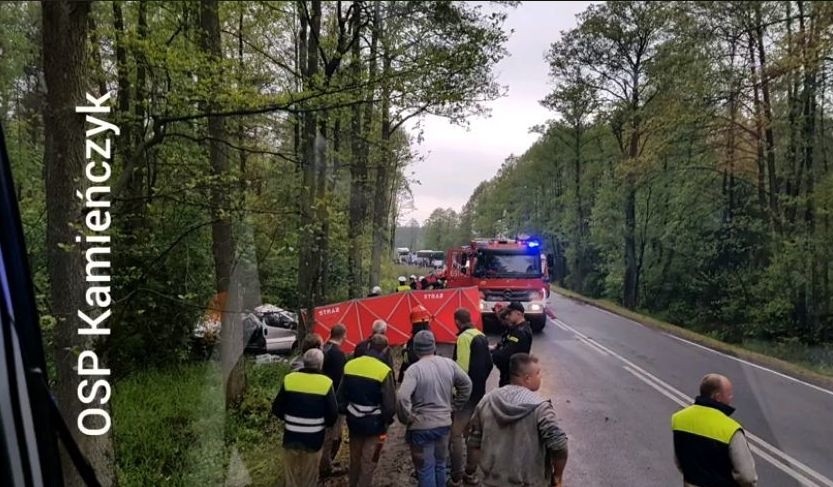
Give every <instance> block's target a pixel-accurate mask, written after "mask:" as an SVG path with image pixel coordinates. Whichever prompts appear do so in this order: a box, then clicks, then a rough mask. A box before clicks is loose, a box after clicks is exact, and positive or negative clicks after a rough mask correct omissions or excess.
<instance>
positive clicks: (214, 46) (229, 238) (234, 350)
mask: <svg viewBox="0 0 833 487" xmlns="http://www.w3.org/2000/svg"><path fill="white" fill-rule="evenodd" d="M200 27H201V28H202V48H203V51H204V52H205V53H206V54H207V55H208V56H209V58H210V59H211V60H212V66H211V69H210V70H207V71H206V74H205V76H208V77H210V78H211V84H212V85H215V84H216V83H217V81H218V80H219V73H217V72H216V71H215V70H217V69H220V66H219V63H220V62H221V61H222V58H223V53H222V44H221V40H220V12H219V4H218V2H217V0H201V1H200ZM211 91H212V92H213V91H214V90H213V89H212V90H211ZM207 108H208V112H209V114H211V113H214V112H216V111H218V110H219V107H218V106H217V102H216V101H215V100H213V99H209V102H208V107H207ZM208 136H209V137H210V139H211V140H209V142H208V154H209V160H210V162H211V178H212V184H211V194H210V200H211V209H212V212H213V215H212V217H213V220H214V221H213V223H212V224H211V253H212V255H213V257H214V276H215V281H214V287H215V289H216V290H217V293H218V295H220V296H225V300H224V304H225V306H224V308H225V309H224V310H223V324H222V330H223V331H222V342H221V356H222V364H223V375H224V379H225V381H226V382H225V386H226V389H225V392H226V406H227V407H231V406H232V405H234V404H237V403H238V402H239V401H240V400H241V399H242V397H243V392H244V389H245V386H246V382H245V375H244V373H245V371H244V368H243V361H242V358H243V353H242V352H243V349H244V347H245V342H244V337H243V329H242V326H241V323H240V320H239V319H237V317H238V315H239V302H240V301H239V296H238V294H239V292H238V290H237V286H235V287H234V289H231V278H232V274H233V273H234V269H233V267H235V265H234V253H235V245H234V235H233V233H232V222H231V216H230V215H229V211H230V205H231V201H232V199H231V198H229V197H228V195H227V193H228V189H229V181H228V179H229V175H230V169H229V158H228V154H227V153H226V147H225V146H224V145H223V142H222V141H224V140H225V139H226V127H225V118H224V117H222V116H219V115H209V116H208ZM234 308H238V309H234Z"/></svg>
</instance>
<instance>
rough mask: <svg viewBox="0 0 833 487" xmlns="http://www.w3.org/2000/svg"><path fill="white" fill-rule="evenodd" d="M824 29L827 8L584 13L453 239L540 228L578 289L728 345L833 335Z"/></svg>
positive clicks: (676, 6)
mask: <svg viewBox="0 0 833 487" xmlns="http://www.w3.org/2000/svg"><path fill="white" fill-rule="evenodd" d="M832 26H833V4H830V3H827V2H805V1H797V2H795V1H786V2H783V1H779V2H685V3H677V2H671V3H669V2H650V3H649V2H609V3H604V4H597V5H593V6H591V7H589V8H588V9H587V10H586V11H584V12H583V13H582V14H581V15H580V16H579V18H578V25H577V26H576V27H575V28H574V29H572V30H569V31H567V32H564V33H563V35H562V37H561V39H560V40H558V41H557V42H555V43H554V44H552V46H551V48H550V50H549V51H548V53H547V55H546V60H547V62H548V63H549V66H550V72H551V76H552V80H553V82H554V89H553V91H552V92H551V94H550V95H549V96H547V98H546V99H545V100H542V103H543V104H544V105H545V106H547V107H549V108H551V109H552V110H553V113H554V118H553V120H552V121H551V122H550V123H548V124H546V125H545V126H540V127H536V129H537V130H538V131H539V132H540V133H541V137H540V138H539V140H538V141H537V142H536V143H535V144H534V145H533V146H532V147H530V148H529V149H528V150H527V151H526V152H525V153H524V154H523V155H521V156H520V157H517V158H510V159H508V160H506V162H505V163H504V164H503V166H502V167H501V169H500V171H499V172H498V174H497V175H496V176H495V177H494V178H493V179H491V180H490V181H486V182H484V183H482V184H481V185H480V186H479V187H478V188H477V189H476V190H475V192H474V194H473V195H472V196H471V198H470V200H469V202H468V204H467V206H466V208H465V209H464V211H463V213H462V214H461V215H459V216H458V219H459V221H460V227H459V231H460V235H461V238H462V239H463V240H465V238H466V237H467V236H470V235H472V234H480V235H487V236H488V235H494V234H496V233H499V232H509V233H513V232H530V233H538V234H541V235H543V236H545V239H546V241H547V244H548V245H549V247H550V249H564V250H565V253H566V261H567V267H568V275H566V277H564V279H563V281H562V284H564V285H565V286H567V287H569V288H570V289H573V290H575V291H578V292H580V293H584V294H586V295H590V296H594V297H606V298H610V299H614V300H616V301H618V302H620V303H622V304H623V305H624V306H626V307H628V308H631V309H634V308H639V309H646V310H650V311H652V312H657V313H658V314H660V315H661V316H663V317H666V318H667V319H669V320H671V321H675V322H680V323H685V324H690V325H692V326H698V327H700V328H701V329H705V330H708V331H710V332H712V333H714V334H715V335H717V336H718V337H720V338H722V339H725V340H730V341H741V340H744V339H747V338H756V339H761V340H772V341H776V340H797V341H800V342H803V343H806V344H811V345H818V344H822V343H828V344H829V343H831V342H833V286H831V274H832V273H833V269H831V260H833V245H831V242H833V225H832V224H831V223H832V222H831V211H833V170H831V169H833V168H831V165H833V132H831V129H833V117H831V112H830V104H831V97H833V79H831V75H833V70H831V67H833V28H832ZM437 214H438V215H439V214H440V213H437Z"/></svg>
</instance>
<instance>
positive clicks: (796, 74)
mask: <svg viewBox="0 0 833 487" xmlns="http://www.w3.org/2000/svg"><path fill="white" fill-rule="evenodd" d="M784 5H785V8H786V12H785V13H786V23H787V56H788V57H789V58H792V59H795V58H796V57H797V56H798V53H797V50H796V48H795V38H794V36H793V32H792V24H793V16H792V2H791V1H789V2H784ZM798 42H800V43H803V39H802V35H801V34H799V35H798ZM800 78H801V72H800V70H798V69H791V70H789V73H788V75H787V113H788V116H787V127H789V140H788V143H787V156H786V169H787V171H786V172H787V175H786V178H785V180H784V192H785V193H786V194H787V196H789V200H788V203H785V204H784V215H785V223H786V224H787V225H788V226H792V225H793V224H794V223H795V217H796V211H797V210H798V204H797V202H796V197H797V196H798V194H799V192H800V188H801V173H802V171H803V168H800V167H798V166H799V165H800V164H801V161H800V159H799V149H798V144H799V140H798V138H799V135H798V129H799V123H798V117H799V114H800V113H801V106H800V105H799V99H798V91H799V90H798V86H799V82H800Z"/></svg>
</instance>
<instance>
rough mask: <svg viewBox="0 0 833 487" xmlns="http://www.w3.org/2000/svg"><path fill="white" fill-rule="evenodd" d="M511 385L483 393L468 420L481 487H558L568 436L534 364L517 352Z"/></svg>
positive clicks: (470, 450) (470, 447)
mask: <svg viewBox="0 0 833 487" xmlns="http://www.w3.org/2000/svg"><path fill="white" fill-rule="evenodd" d="M510 377H511V382H510V384H509V385H507V386H505V387H501V388H498V389H494V390H492V391H490V392H489V393H488V394H486V395H485V396H484V397H483V399H482V400H481V401H480V403H479V404H478V405H477V408H476V409H475V410H474V415H473V416H472V419H471V426H470V428H471V431H470V433H469V441H468V454H469V456H470V457H471V458H472V461H474V462H475V464H479V465H480V468H481V469H482V470H483V482H482V484H481V485H483V487H514V486H525V487H560V486H561V485H562V483H561V478H562V475H563V474H564V467H565V466H566V464H567V435H566V434H565V433H564V432H563V431H562V430H561V428H560V427H559V426H558V422H557V420H556V416H555V408H553V405H552V402H551V401H549V400H547V399H544V398H543V397H541V396H540V395H538V394H537V393H536V392H537V391H538V389H539V388H540V387H541V366H540V365H539V364H538V359H537V358H536V357H535V356H533V355H529V354H526V353H518V354H515V355H513V356H512V359H511V360H510Z"/></svg>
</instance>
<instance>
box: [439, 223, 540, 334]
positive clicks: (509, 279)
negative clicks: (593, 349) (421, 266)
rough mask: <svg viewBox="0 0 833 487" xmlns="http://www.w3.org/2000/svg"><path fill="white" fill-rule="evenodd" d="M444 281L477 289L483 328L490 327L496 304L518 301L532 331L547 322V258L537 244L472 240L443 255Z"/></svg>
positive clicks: (493, 319) (537, 330) (526, 240)
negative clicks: (444, 256)
mask: <svg viewBox="0 0 833 487" xmlns="http://www.w3.org/2000/svg"><path fill="white" fill-rule="evenodd" d="M445 278H446V282H447V284H446V285H447V286H448V287H469V286H477V287H478V288H479V289H480V312H481V313H482V315H483V326H484V327H486V326H487V325H491V326H494V325H496V324H498V323H497V316H496V315H495V312H494V308H495V306H496V305H503V306H505V305H508V304H509V303H510V302H511V301H520V302H521V303H522V304H523V305H524V309H525V315H526V318H527V320H529V324H530V326H531V327H532V329H533V331H535V332H539V331H541V330H543V329H544V326H545V325H546V323H547V314H546V305H547V298H549V294H550V287H549V272H548V265H547V256H546V255H545V254H542V253H541V245H540V242H539V241H537V240H534V239H528V238H516V239H512V240H510V239H490V240H474V241H472V242H471V245H465V246H463V247H455V248H452V249H449V250H448V252H447V253H446V268H445Z"/></svg>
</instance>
